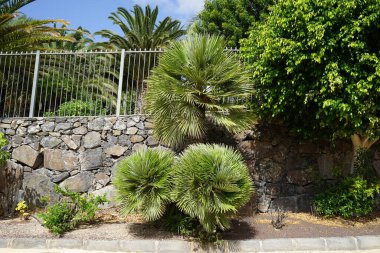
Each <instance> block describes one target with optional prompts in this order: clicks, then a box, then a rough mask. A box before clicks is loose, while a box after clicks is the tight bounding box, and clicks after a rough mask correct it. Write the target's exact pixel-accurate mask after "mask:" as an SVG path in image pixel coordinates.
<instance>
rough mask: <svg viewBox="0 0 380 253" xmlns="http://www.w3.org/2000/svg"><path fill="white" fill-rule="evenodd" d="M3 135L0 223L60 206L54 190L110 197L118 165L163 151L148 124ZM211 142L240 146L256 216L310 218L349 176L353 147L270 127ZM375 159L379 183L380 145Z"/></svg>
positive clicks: (84, 123) (29, 129)
mask: <svg viewBox="0 0 380 253" xmlns="http://www.w3.org/2000/svg"><path fill="white" fill-rule="evenodd" d="M0 131H1V132H4V133H5V134H6V136H7V138H8V139H9V140H10V152H11V153H12V159H11V161H10V162H9V163H8V166H7V170H0V176H1V177H0V216H1V215H2V213H1V212H2V211H1V209H3V210H5V209H6V210H8V212H9V211H12V210H14V205H15V202H17V201H16V200H18V199H25V200H27V201H28V202H29V204H31V205H32V206H33V205H39V204H41V201H42V197H44V196H49V198H50V200H51V201H54V200H56V199H57V198H58V196H57V195H56V194H55V192H54V185H55V184H58V185H60V186H63V187H67V188H69V189H71V190H73V191H76V192H83V193H84V192H92V193H95V194H103V193H106V194H108V196H111V195H112V194H113V191H114V190H113V186H112V175H113V170H114V165H115V163H116V162H117V161H118V160H120V159H122V158H123V157H125V156H128V155H130V154H131V153H132V152H133V151H134V150H136V149H139V148H144V147H160V148H164V147H162V146H160V145H159V143H158V142H157V141H155V140H154V138H153V137H152V123H151V121H150V120H149V119H147V118H146V117H145V116H126V117H70V118H34V119H24V118H23V119H0ZM211 137H212V138H211V139H210V141H211V142H216V143H220V142H222V143H227V144H228V145H235V146H237V147H238V148H239V149H240V151H241V152H242V153H243V155H244V156H245V159H246V161H247V164H248V166H249V169H250V173H251V176H252V177H253V179H254V183H255V187H256V196H255V199H254V200H253V201H252V203H251V204H252V205H250V206H249V207H248V211H249V212H252V211H254V210H256V208H257V209H258V210H259V211H261V212H267V211H268V210H271V209H276V208H277V207H281V208H283V209H287V210H292V211H310V196H311V195H312V194H313V193H314V191H315V189H316V186H317V185H318V183H319V182H321V179H322V180H332V181H333V180H334V175H333V174H334V173H333V171H334V170H336V171H338V170H341V171H342V172H343V173H344V174H348V172H349V169H350V161H351V157H352V147H351V143H350V142H345V141H337V142H336V143H335V145H334V146H332V145H331V143H329V142H321V141H318V142H303V141H300V140H299V139H298V138H296V137H294V136H292V135H291V134H289V133H288V132H287V131H286V130H285V129H283V128H281V127H278V126H265V125H257V126H255V127H253V128H252V129H251V130H248V131H245V132H243V133H241V134H238V135H236V136H234V137H233V138H226V137H227V135H226V134H224V133H221V132H220V131H219V132H218V131H212V136H211ZM373 155H374V165H375V168H376V169H377V172H378V173H379V175H380V145H378V146H377V147H375V148H374V149H373ZM5 174H6V175H8V176H7V177H3V175H5ZM4 179H5V180H4ZM21 180H22V187H21V183H20V182H21ZM5 185H7V188H9V189H10V190H8V192H7V193H4V192H5V190H4V188H5ZM18 189H20V191H19V192H18ZM17 192H18V193H17ZM10 193H12V194H13V197H12V199H13V200H12V201H8V202H9V203H8V202H6V200H7V199H8V200H9V198H10V196H9V195H10ZM15 195H17V196H15ZM4 196H7V197H4ZM4 202H6V203H5V204H7V203H8V204H7V205H8V206H7V208H5V204H4ZM252 206H253V207H252ZM3 215H4V212H3Z"/></svg>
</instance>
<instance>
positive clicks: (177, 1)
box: [21, 0, 204, 33]
mask: <svg viewBox="0 0 380 253" xmlns="http://www.w3.org/2000/svg"><path fill="white" fill-rule="evenodd" d="M203 2H204V0H36V1H35V2H33V3H31V4H29V5H27V6H25V7H23V8H22V9H21V11H22V12H23V13H25V14H26V15H27V16H29V17H32V18H36V19H50V18H51V19H65V20H67V21H69V22H70V27H71V28H77V27H78V26H82V27H84V28H86V29H88V30H89V31H90V32H92V33H93V32H95V31H99V30H101V29H110V30H114V31H118V29H117V27H116V26H114V25H113V24H112V22H111V21H110V20H108V16H109V15H110V13H111V12H114V11H116V9H117V7H120V6H121V7H124V8H127V9H131V8H132V6H133V5H135V4H139V5H141V6H145V5H146V4H150V5H151V6H152V7H153V6H156V5H157V6H158V7H159V13H160V19H162V17H166V16H171V17H172V18H175V19H179V20H181V21H182V22H183V24H184V25H187V24H188V23H189V21H190V20H191V19H192V18H193V17H194V16H195V15H196V14H197V13H198V12H199V11H200V10H201V9H202V7H203Z"/></svg>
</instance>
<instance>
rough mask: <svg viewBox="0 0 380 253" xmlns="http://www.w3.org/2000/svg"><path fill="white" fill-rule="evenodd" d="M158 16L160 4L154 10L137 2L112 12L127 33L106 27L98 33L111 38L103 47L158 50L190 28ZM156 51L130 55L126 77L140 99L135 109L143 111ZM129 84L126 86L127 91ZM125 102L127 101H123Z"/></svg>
mask: <svg viewBox="0 0 380 253" xmlns="http://www.w3.org/2000/svg"><path fill="white" fill-rule="evenodd" d="M157 18H158V7H155V8H154V9H153V10H152V9H151V8H150V6H149V5H147V6H146V7H145V12H144V10H143V9H142V8H141V7H140V6H139V5H135V6H134V7H133V10H131V11H128V10H126V9H125V8H122V7H120V8H118V9H117V12H116V13H115V12H113V13H111V16H109V19H110V20H112V21H113V23H114V24H116V25H118V26H119V27H120V29H121V30H122V32H123V34H122V35H119V34H116V33H115V32H113V31H109V30H102V31H99V32H97V33H95V34H97V35H101V36H102V37H104V38H106V39H108V41H107V42H104V43H101V45H100V46H101V47H103V48H107V49H116V50H120V49H126V50H128V49H142V50H144V49H154V48H160V47H164V46H166V45H167V44H168V43H169V42H170V41H173V40H176V39H178V38H180V37H181V36H183V35H184V34H185V33H186V31H185V30H184V29H183V27H182V26H181V23H180V21H178V20H172V19H171V18H170V17H166V18H164V19H163V20H161V21H158V20H157ZM156 56H157V54H156V53H139V52H131V53H129V54H128V55H127V57H126V62H125V69H126V70H125V71H124V80H126V82H128V84H129V87H128V89H129V90H128V92H129V93H130V94H131V95H130V97H131V99H132V100H134V101H136V102H137V103H136V104H135V108H133V109H132V110H134V111H135V112H136V113H141V112H142V104H141V96H142V93H143V92H144V90H145V86H146V84H145V82H144V80H145V79H146V78H147V77H148V76H149V73H150V70H151V69H152V68H153V66H154V64H155V62H156V59H155V58H156ZM126 89H127V87H124V90H126ZM123 104H127V102H125V101H123Z"/></svg>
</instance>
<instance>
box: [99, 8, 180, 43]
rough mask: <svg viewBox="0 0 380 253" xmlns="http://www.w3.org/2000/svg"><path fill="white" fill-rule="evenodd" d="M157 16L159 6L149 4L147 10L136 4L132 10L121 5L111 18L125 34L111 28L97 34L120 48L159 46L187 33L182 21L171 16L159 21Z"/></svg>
mask: <svg viewBox="0 0 380 253" xmlns="http://www.w3.org/2000/svg"><path fill="white" fill-rule="evenodd" d="M157 17H158V7H156V8H154V9H153V10H152V9H151V8H150V6H149V5H147V6H146V7H145V12H144V10H143V9H142V8H141V7H140V6H139V5H135V6H134V7H133V10H132V11H128V10H127V9H125V8H122V7H119V8H118V9H117V12H113V13H111V16H109V19H110V20H111V21H113V23H114V24H115V25H118V26H119V27H120V29H121V30H122V32H123V34H122V35H119V34H117V33H115V32H113V31H110V30H101V31H99V32H97V33H96V34H98V35H101V36H102V37H104V38H106V39H108V40H109V41H107V42H106V43H104V44H111V45H112V46H114V47H116V48H118V49H138V48H141V49H149V48H158V47H162V46H164V45H166V44H168V43H169V42H170V41H172V40H176V39H178V38H179V37H181V36H182V35H184V34H185V30H183V29H182V26H181V23H180V21H178V20H172V19H171V18H170V17H166V18H164V19H163V20H161V21H157Z"/></svg>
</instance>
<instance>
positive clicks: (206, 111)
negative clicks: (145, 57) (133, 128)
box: [144, 35, 254, 146]
mask: <svg viewBox="0 0 380 253" xmlns="http://www.w3.org/2000/svg"><path fill="white" fill-rule="evenodd" d="M251 87H252V85H251V83H250V80H249V75H248V73H247V72H246V71H245V70H244V67H243V66H242V64H241V63H240V61H239V60H238V59H237V56H235V55H234V54H232V53H231V52H227V51H225V42H224V39H223V38H221V37H217V36H208V35H194V36H193V37H189V38H187V39H186V40H182V41H179V42H173V43H172V44H171V45H170V46H169V47H168V49H167V50H166V52H165V53H163V54H162V56H161V57H160V59H159V65H158V66H157V67H156V68H155V69H153V71H152V75H151V76H150V79H149V80H148V89H147V91H146V94H145V99H144V100H145V104H146V111H147V113H149V114H150V115H151V117H152V118H153V120H154V125H155V135H156V138H157V139H159V140H160V141H161V142H163V143H165V144H167V145H171V146H175V145H178V144H181V143H182V142H183V141H184V140H186V139H188V138H190V139H201V138H203V137H204V135H205V133H206V129H207V121H206V120H207V119H211V121H212V122H214V123H215V124H216V125H220V126H224V127H226V128H227V130H229V131H231V132H238V131H241V130H244V129H245V128H247V127H248V126H249V125H250V124H251V123H252V122H253V120H254V119H253V116H252V115H250V113H248V112H247V110H246V107H245V106H244V104H243V103H241V102H240V101H244V100H246V99H247V98H248V97H249V96H250V94H251V93H252V88H251Z"/></svg>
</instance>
